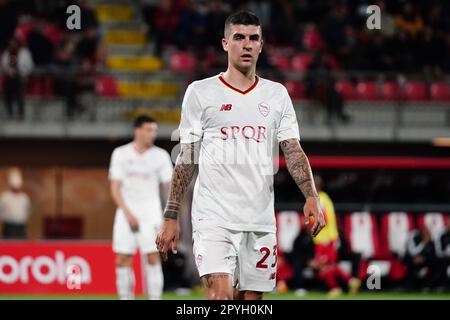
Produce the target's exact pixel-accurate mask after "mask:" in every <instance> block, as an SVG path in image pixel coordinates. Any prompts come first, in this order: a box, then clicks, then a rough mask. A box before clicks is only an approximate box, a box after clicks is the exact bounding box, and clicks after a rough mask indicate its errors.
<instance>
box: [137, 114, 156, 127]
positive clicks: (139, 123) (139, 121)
mask: <svg viewBox="0 0 450 320" xmlns="http://www.w3.org/2000/svg"><path fill="white" fill-rule="evenodd" d="M145 123H156V120H155V119H153V118H152V117H150V116H146V115H143V116H138V117H137V118H136V119H134V121H133V127H134V128H140V127H141V126H142V125H143V124H145Z"/></svg>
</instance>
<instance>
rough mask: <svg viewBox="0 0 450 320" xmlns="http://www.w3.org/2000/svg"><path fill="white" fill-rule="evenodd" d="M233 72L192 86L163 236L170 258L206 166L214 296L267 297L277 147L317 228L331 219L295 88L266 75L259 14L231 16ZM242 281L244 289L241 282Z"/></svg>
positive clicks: (199, 257)
mask: <svg viewBox="0 0 450 320" xmlns="http://www.w3.org/2000/svg"><path fill="white" fill-rule="evenodd" d="M222 45H223V49H224V50H225V51H226V52H227V53H228V69H227V71H226V72H224V73H221V74H219V75H216V76H213V77H211V78H207V79H204V80H200V81H195V82H193V83H191V84H190V85H189V87H188V88H187V90H186V93H185V96H184V100H183V104H182V115H181V122H180V127H179V130H180V138H181V151H180V154H179V156H178V159H177V162H176V164H175V169H174V173H173V177H172V185H171V189H170V192H169V199H168V202H167V204H166V208H165V211H164V222H163V225H162V227H161V230H160V232H159V233H158V236H157V239H156V243H157V247H158V250H159V251H160V253H161V256H162V257H163V259H166V257H167V251H168V250H169V248H171V250H172V252H174V253H176V250H177V248H176V246H177V241H178V239H179V224H178V214H179V212H180V203H181V202H182V200H183V198H184V195H185V193H186V190H187V187H188V185H189V183H190V182H191V180H192V177H193V175H194V173H195V171H196V170H198V177H197V179H196V181H195V186H194V193H193V200H192V225H193V251H194V258H195V262H196V265H197V268H198V271H199V275H200V277H201V281H202V283H203V286H204V289H205V295H206V298H207V299H220V300H223V299H249V300H250V299H262V297H263V293H264V292H270V291H272V290H273V289H274V287H275V281H276V262H277V253H276V246H277V243H276V224H275V215H274V193H273V192H274V191H273V174H274V172H273V171H274V169H273V158H274V154H273V147H274V146H275V147H276V148H277V150H278V143H279V144H280V146H281V149H282V150H283V152H284V156H285V159H286V164H287V168H288V170H289V172H290V174H291V176H292V177H293V179H294V180H295V182H296V183H297V185H298V187H299V188H300V190H301V191H302V193H303V195H304V196H305V198H306V203H305V206H304V214H305V215H306V217H307V221H308V222H309V218H310V217H311V218H314V223H313V225H312V227H311V233H312V235H313V236H316V235H317V234H318V233H319V231H320V230H321V229H322V228H323V226H324V225H325V221H324V217H323V213H322V211H321V207H320V204H319V198H318V195H317V192H316V189H315V186H314V180H313V178H312V172H311V168H310V165H309V162H308V159H307V157H306V155H305V153H304V152H303V150H302V148H301V146H300V143H299V140H300V137H299V130H298V123H297V119H296V114H295V111H294V108H293V105H292V102H291V99H290V97H289V95H288V93H287V90H286V88H285V87H284V86H283V85H281V84H279V83H276V82H272V81H269V80H266V79H263V78H260V77H258V76H257V75H256V61H257V59H258V56H259V54H260V53H261V50H262V46H263V40H262V32H261V26H260V22H259V19H258V17H256V16H255V15H254V14H252V13H249V12H238V13H235V14H233V15H231V16H230V17H228V18H227V20H226V21H225V32H224V38H223V39H222ZM233 288H234V289H233Z"/></svg>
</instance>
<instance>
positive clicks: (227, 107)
mask: <svg viewBox="0 0 450 320" xmlns="http://www.w3.org/2000/svg"><path fill="white" fill-rule="evenodd" d="M232 107H233V105H232V104H231V103H228V104H223V105H222V108H220V111H230V110H231V108H232Z"/></svg>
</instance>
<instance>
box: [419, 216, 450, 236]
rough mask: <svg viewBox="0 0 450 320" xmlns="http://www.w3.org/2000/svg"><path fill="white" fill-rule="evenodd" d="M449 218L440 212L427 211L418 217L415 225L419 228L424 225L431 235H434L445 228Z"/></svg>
mask: <svg viewBox="0 0 450 320" xmlns="http://www.w3.org/2000/svg"><path fill="white" fill-rule="evenodd" d="M449 219H450V216H448V215H445V214H443V213H441V212H427V213H424V214H421V215H420V216H419V217H418V220H417V226H418V227H419V228H422V227H423V226H426V227H427V228H428V229H429V230H430V233H431V236H432V237H435V236H437V235H438V234H439V233H440V232H441V231H442V230H443V229H445V226H446V224H447V222H448V220H449Z"/></svg>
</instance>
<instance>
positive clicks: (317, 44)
mask: <svg viewBox="0 0 450 320" xmlns="http://www.w3.org/2000/svg"><path fill="white" fill-rule="evenodd" d="M303 45H304V46H305V48H306V49H308V50H320V49H322V47H323V42H322V37H321V36H320V32H319V30H317V29H316V28H309V29H307V30H305V32H304V33H303Z"/></svg>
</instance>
